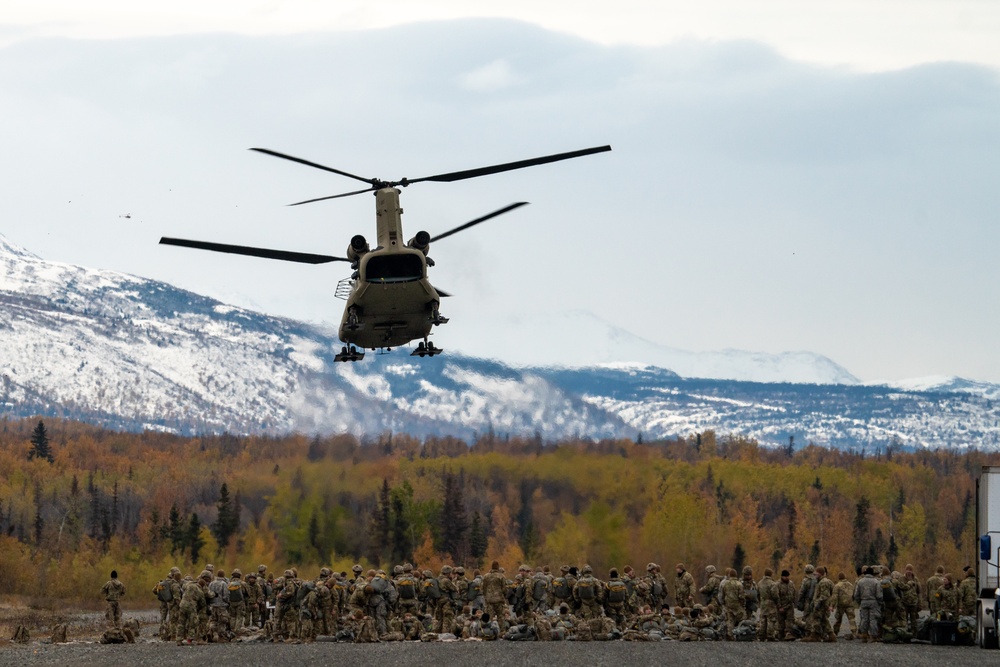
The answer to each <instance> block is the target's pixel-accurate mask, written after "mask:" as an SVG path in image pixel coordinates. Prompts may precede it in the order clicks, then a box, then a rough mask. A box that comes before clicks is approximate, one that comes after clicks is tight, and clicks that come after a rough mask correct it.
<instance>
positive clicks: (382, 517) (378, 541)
mask: <svg viewBox="0 0 1000 667" xmlns="http://www.w3.org/2000/svg"><path fill="white" fill-rule="evenodd" d="M391 493H392V489H391V488H390V487H389V480H388V479H383V480H382V486H381V488H380V489H379V492H378V500H377V501H376V502H375V511H374V512H373V513H372V521H371V557H372V561H373V562H376V563H381V562H382V561H383V560H385V559H386V558H387V557H388V556H389V555H390V546H391V541H392V537H391V533H392V500H391V498H390V494H391Z"/></svg>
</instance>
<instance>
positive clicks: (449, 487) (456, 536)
mask: <svg viewBox="0 0 1000 667" xmlns="http://www.w3.org/2000/svg"><path fill="white" fill-rule="evenodd" d="M464 480H465V476H464V475H462V476H461V477H455V475H453V474H451V473H450V472H446V473H445V474H444V505H443V507H442V508H441V550H442V551H444V552H445V553H448V554H451V557H452V559H453V560H454V561H455V562H456V563H462V562H464V561H465V557H466V556H467V555H468V553H469V548H468V531H469V523H468V520H467V519H466V516H465V501H464V500H463V498H462V486H463V484H464Z"/></svg>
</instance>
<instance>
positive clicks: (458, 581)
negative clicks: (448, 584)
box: [455, 565, 471, 606]
mask: <svg viewBox="0 0 1000 667" xmlns="http://www.w3.org/2000/svg"><path fill="white" fill-rule="evenodd" d="M455 587H456V588H457V589H458V593H457V595H456V596H455V600H456V603H455V604H456V605H459V606H464V605H465V603H467V602H471V600H469V580H468V579H466V578H465V568H464V567H462V566H461V565H459V566H458V567H456V568H455Z"/></svg>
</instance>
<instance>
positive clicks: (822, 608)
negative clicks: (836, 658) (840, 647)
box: [811, 567, 837, 642]
mask: <svg viewBox="0 0 1000 667" xmlns="http://www.w3.org/2000/svg"><path fill="white" fill-rule="evenodd" d="M816 574H817V576H818V579H819V581H817V582H816V589H815V592H814V593H813V599H812V616H813V619H812V624H811V625H812V633H813V634H812V636H813V637H814V638H815V639H817V640H822V641H834V642H835V641H837V636H836V635H835V634H833V629H832V628H831V627H830V602H831V598H833V582H832V581H830V578H829V577H827V576H826V568H825V567H821V568H819V569H818V570H816Z"/></svg>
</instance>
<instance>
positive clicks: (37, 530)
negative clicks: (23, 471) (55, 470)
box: [34, 482, 45, 547]
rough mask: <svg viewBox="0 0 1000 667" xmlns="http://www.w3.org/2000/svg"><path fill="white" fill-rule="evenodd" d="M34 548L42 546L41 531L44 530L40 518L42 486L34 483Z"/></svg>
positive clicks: (43, 521) (42, 520) (42, 521)
mask: <svg viewBox="0 0 1000 667" xmlns="http://www.w3.org/2000/svg"><path fill="white" fill-rule="evenodd" d="M34 528H35V546H36V547H40V546H41V545H42V531H43V530H44V529H45V519H44V518H42V485H41V483H40V482H35V521H34Z"/></svg>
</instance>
